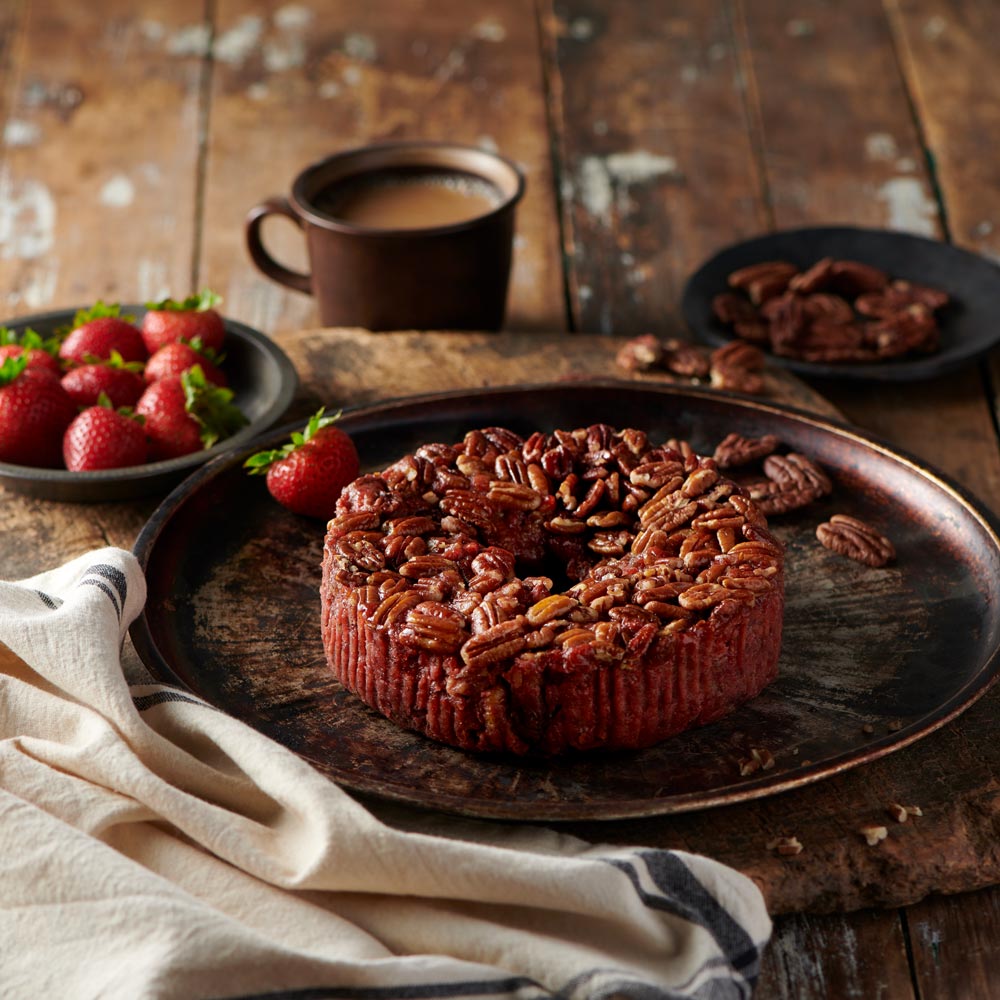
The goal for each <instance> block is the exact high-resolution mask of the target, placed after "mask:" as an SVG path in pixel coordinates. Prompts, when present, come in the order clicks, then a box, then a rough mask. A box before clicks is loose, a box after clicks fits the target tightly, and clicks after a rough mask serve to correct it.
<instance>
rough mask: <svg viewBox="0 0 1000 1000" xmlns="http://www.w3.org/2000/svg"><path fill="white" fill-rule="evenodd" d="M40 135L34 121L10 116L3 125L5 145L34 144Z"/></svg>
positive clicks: (39, 130) (40, 131) (40, 132)
mask: <svg viewBox="0 0 1000 1000" xmlns="http://www.w3.org/2000/svg"><path fill="white" fill-rule="evenodd" d="M41 137H42V130H41V129H40V128H39V127H38V125H36V124H35V123H34V122H26V121H25V120H24V119H23V118H11V119H10V120H9V121H8V122H7V124H6V125H4V127H3V143H4V145H5V146H34V145H35V143H36V142H38V140H39V139H40V138H41Z"/></svg>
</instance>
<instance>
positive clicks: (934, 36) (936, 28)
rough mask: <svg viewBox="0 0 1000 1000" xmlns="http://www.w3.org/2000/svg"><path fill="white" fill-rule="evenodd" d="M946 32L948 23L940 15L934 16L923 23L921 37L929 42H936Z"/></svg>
mask: <svg viewBox="0 0 1000 1000" xmlns="http://www.w3.org/2000/svg"><path fill="white" fill-rule="evenodd" d="M947 30H948V22H947V21H946V20H945V19H944V18H943V17H942V16H941V15H940V14H935V15H934V16H933V17H929V18H927V20H926V21H925V22H924V28H923V36H924V38H926V39H927V41H929V42H936V41H937V40H938V39H939V38H940V37H941V36H942V35H943V34H944V33H945V32H946V31H947Z"/></svg>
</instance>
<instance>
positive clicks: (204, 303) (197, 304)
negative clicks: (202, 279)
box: [146, 288, 222, 312]
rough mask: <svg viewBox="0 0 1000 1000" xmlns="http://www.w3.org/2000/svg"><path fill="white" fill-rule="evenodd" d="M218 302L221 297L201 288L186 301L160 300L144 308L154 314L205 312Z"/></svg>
mask: <svg viewBox="0 0 1000 1000" xmlns="http://www.w3.org/2000/svg"><path fill="white" fill-rule="evenodd" d="M220 302H222V296H221V295H216V294H215V292H213V291H212V290H211V289H210V288H203V289H202V290H201V291H200V292H194V293H193V294H191V295H189V296H188V297H187V298H186V299H180V300H178V299H170V298H167V299H162V300H161V301H159V302H147V303H146V308H147V309H152V310H153V311H155V312H163V311H167V312H207V311H208V310H209V309H214V308H215V307H216V306H217V305H218V304H219V303H220Z"/></svg>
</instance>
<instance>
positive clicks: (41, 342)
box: [0, 326, 62, 375]
mask: <svg viewBox="0 0 1000 1000" xmlns="http://www.w3.org/2000/svg"><path fill="white" fill-rule="evenodd" d="M58 353H59V340H58V338H56V337H50V338H48V339H46V338H44V337H42V335H41V334H40V333H38V331H37V330H32V329H31V327H28V329H27V330H25V331H24V333H18V332H17V331H16V330H11V329H10V327H7V326H0V361H3V360H4V358H16V357H18V356H19V355H21V354H27V355H28V367H29V368H47V369H48V370H49V371H50V372H52V373H53V374H54V375H61V374H62V368H61V367H60V366H59V359H58V357H57V356H56V355H57V354H58Z"/></svg>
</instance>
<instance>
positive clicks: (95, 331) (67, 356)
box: [59, 302, 149, 365]
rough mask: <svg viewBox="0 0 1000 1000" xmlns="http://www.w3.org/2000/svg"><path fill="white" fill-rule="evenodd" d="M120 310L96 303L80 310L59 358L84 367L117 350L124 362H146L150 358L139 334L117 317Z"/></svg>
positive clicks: (112, 306) (118, 307) (113, 306)
mask: <svg viewBox="0 0 1000 1000" xmlns="http://www.w3.org/2000/svg"><path fill="white" fill-rule="evenodd" d="M120 313H121V307H120V306H117V305H111V306H107V305H105V304H104V303H103V302H98V303H97V304H96V305H94V306H93V308H91V309H87V310H81V311H80V312H78V313H77V314H76V316H75V317H74V318H73V329H72V330H71V331H70V333H69V335H68V336H67V337H66V339H65V340H64V341H63V342H62V346H61V347H60V348H59V357H61V358H62V359H63V360H65V361H69V362H72V363H73V364H78V365H82V364H87V363H88V362H90V361H94V360H95V359H98V360H99V359H102V358H110V357H111V352H112V351H117V352H118V353H119V354H120V355H121V356H122V357H123V358H124V359H125V360H126V361H145V360H146V358H148V357H149V352H148V351H147V350H146V345H145V344H144V343H143V342H142V334H141V333H139V331H138V330H137V329H136V328H135V327H134V326H133V325H132V324H131V323H129V322H128V321H127V318H126V317H122V316H120Z"/></svg>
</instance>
